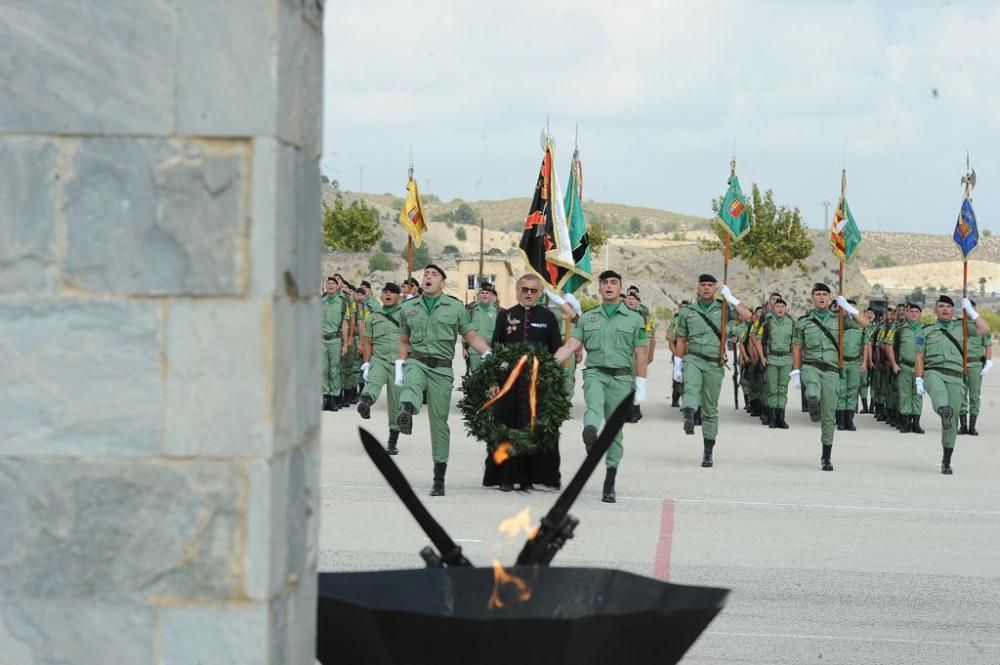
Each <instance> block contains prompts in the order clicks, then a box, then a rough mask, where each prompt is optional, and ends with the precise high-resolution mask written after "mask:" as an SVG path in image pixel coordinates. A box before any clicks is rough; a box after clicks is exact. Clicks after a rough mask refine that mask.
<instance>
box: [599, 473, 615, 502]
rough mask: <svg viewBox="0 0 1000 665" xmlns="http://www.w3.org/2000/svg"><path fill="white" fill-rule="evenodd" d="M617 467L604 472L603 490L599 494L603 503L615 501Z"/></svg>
mask: <svg viewBox="0 0 1000 665" xmlns="http://www.w3.org/2000/svg"><path fill="white" fill-rule="evenodd" d="M617 475H618V469H608V470H607V471H606V472H605V474H604V491H603V492H602V494H601V501H603V502H604V503H617V501H616V500H615V476H617Z"/></svg>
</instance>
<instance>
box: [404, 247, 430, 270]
mask: <svg viewBox="0 0 1000 665" xmlns="http://www.w3.org/2000/svg"><path fill="white" fill-rule="evenodd" d="M400 256H402V257H403V260H404V261H405V260H406V247H404V248H403V251H402V252H400ZM428 263H433V261H432V260H431V253H430V250H428V249H427V245H420V247H414V248H413V269H414V270H420V269H422V268H423V267H424V266H425V265H427V264H428Z"/></svg>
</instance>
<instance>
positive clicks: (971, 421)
mask: <svg viewBox="0 0 1000 665" xmlns="http://www.w3.org/2000/svg"><path fill="white" fill-rule="evenodd" d="M978 418H979V416H969V434H970V435H971V436H979V430H977V429H976V420H977V419H978Z"/></svg>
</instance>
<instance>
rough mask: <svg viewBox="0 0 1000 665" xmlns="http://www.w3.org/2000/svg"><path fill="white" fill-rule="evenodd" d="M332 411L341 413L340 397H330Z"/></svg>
mask: <svg viewBox="0 0 1000 665" xmlns="http://www.w3.org/2000/svg"><path fill="white" fill-rule="evenodd" d="M330 410H331V411H334V412H336V411H340V395H330Z"/></svg>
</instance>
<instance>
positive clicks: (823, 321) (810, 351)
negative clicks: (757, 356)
mask: <svg viewBox="0 0 1000 665" xmlns="http://www.w3.org/2000/svg"><path fill="white" fill-rule="evenodd" d="M858 328H860V326H858V324H857V322H856V321H855V320H854V319H853V318H850V317H844V332H845V333H846V332H847V331H848V330H854V329H858ZM838 331H839V317H838V316H836V315H834V314H833V312H831V311H830V310H828V309H824V310H819V309H812V310H810V311H809V312H808V313H807V314H805V315H804V316H802V317H801V318H799V320H798V321H797V322H796V325H795V332H794V335H793V338H792V344H793V345H794V346H798V347H800V348H801V350H802V366H801V367H800V370H801V371H800V379H801V381H802V385H803V386H805V389H806V398H807V400H808V402H809V404H810V410H809V415H810V417H811V418H812V419H813V421H814V422H815V421H816V420H817V416H818V419H819V421H820V423H821V427H820V429H821V434H820V442H821V443H822V445H823V446H824V449H823V452H824V454H825V455H829V449H828V448H827V446H831V447H832V446H833V433H834V431H835V430H836V426H837V420H836V413H837V404H838V403H839V402H840V368H839V364H840V354H839V351H838V349H837V336H838V334H839V332H838ZM817 403H818V407H819V408H818V413H817V410H816V408H815V407H814V406H813V405H815V404H817ZM824 460H826V462H829V457H825V458H824ZM825 466H826V465H824V468H825ZM830 470H832V467H830Z"/></svg>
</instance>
